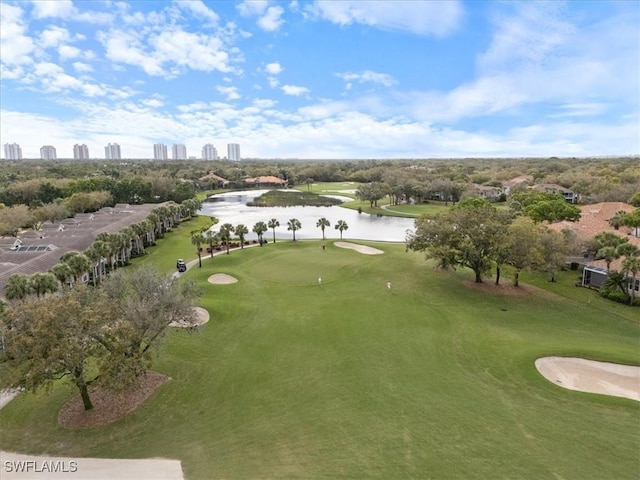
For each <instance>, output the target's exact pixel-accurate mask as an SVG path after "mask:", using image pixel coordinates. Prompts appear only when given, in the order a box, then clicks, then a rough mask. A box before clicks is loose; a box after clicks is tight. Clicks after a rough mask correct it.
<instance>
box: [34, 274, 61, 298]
mask: <svg viewBox="0 0 640 480" xmlns="http://www.w3.org/2000/svg"><path fill="white" fill-rule="evenodd" d="M29 285H30V287H31V291H32V292H34V293H35V294H36V295H37V296H38V297H43V296H44V295H46V294H47V293H49V292H51V293H53V292H57V291H58V281H57V280H56V277H55V275H54V274H53V273H41V272H39V273H34V274H33V275H31V276H30V277H29Z"/></svg>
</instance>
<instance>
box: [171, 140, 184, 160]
mask: <svg viewBox="0 0 640 480" xmlns="http://www.w3.org/2000/svg"><path fill="white" fill-rule="evenodd" d="M171 153H172V154H173V159H174V160H186V159H187V147H185V146H184V144H182V143H177V144H176V143H174V144H173V148H172V149H171Z"/></svg>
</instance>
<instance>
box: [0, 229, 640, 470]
mask: <svg viewBox="0 0 640 480" xmlns="http://www.w3.org/2000/svg"><path fill="white" fill-rule="evenodd" d="M188 223H189V222H188ZM190 228H192V226H189V225H186V226H183V227H181V229H179V231H178V232H177V233H176V234H171V235H168V236H167V239H166V240H162V241H161V242H159V244H158V246H157V247H154V249H152V250H153V251H152V252H150V254H149V255H147V256H146V257H145V258H144V262H134V264H133V265H132V266H130V267H127V268H136V267H137V266H138V267H140V266H142V267H143V266H144V265H145V264H147V263H154V264H155V265H157V266H158V268H160V269H163V270H165V271H166V272H167V273H172V272H173V269H174V267H175V259H176V258H181V257H182V258H185V260H193V259H194V258H195V255H194V254H193V246H192V245H190V243H189V240H188V236H186V235H185V234H184V232H182V230H183V229H184V231H185V232H186V231H188V230H189V229H190ZM324 243H325V244H326V248H321V246H322V244H323V242H322V241H320V240H317V241H315V240H308V241H296V242H292V241H290V240H287V241H285V240H283V241H280V240H278V242H277V243H269V244H267V245H265V246H264V247H258V246H255V247H252V248H245V249H243V250H235V251H232V252H231V254H230V255H218V256H215V257H213V258H209V256H208V255H204V256H203V257H202V267H201V268H199V267H198V264H197V263H196V264H195V266H192V267H191V268H190V269H189V270H188V271H187V272H186V273H185V274H184V275H183V277H182V278H183V279H192V280H194V281H195V282H196V283H197V284H198V285H199V287H200V288H201V289H202V296H201V299H200V302H199V305H200V306H201V307H204V308H205V309H207V310H208V311H209V314H210V321H208V322H207V323H206V324H205V325H202V326H201V327H199V328H198V329H197V330H195V331H190V330H187V329H169V331H168V333H167V335H166V336H165V338H164V340H163V342H162V343H161V346H160V348H159V350H158V352H157V357H156V359H155V361H154V366H153V370H154V371H157V372H160V373H162V374H164V375H167V376H168V377H170V380H169V381H167V382H165V383H164V384H163V385H162V386H161V387H160V388H159V389H158V390H157V391H156V392H155V393H154V394H153V395H152V396H151V397H150V398H149V399H148V400H147V401H146V402H145V403H144V404H143V405H142V406H141V407H140V408H138V409H137V410H135V411H134V412H132V413H130V414H129V415H127V416H125V417H124V418H122V419H121V420H119V421H116V422H115V423H112V424H109V425H106V426H102V427H98V428H91V429H82V430H69V429H65V428H63V427H61V426H60V425H59V423H58V413H59V411H60V409H61V408H62V406H63V405H64V404H65V403H66V402H67V401H68V400H69V399H70V398H71V397H73V396H74V395H76V394H77V389H76V388H75V387H74V386H73V385H72V384H71V383H68V382H59V383H58V384H56V386H54V388H53V389H52V390H51V391H50V392H44V391H43V392H40V393H38V394H31V393H27V394H21V395H19V396H18V397H17V398H16V399H14V400H13V401H11V402H10V403H9V404H8V405H7V406H6V407H4V408H3V409H1V410H0V449H2V450H8V451H13V452H20V453H29V454H48V455H56V456H66V457H75V458H81V457H98V458H166V459H176V460H180V461H181V462H182V469H183V472H184V476H185V478H186V479H188V480H195V479H213V478H224V479H252V478H274V479H275V478H297V479H320V478H333V479H374V478H377V479H401V478H416V479H427V478H431V479H473V478H478V479H482V478H483V479H554V478H555V479H581V480H584V479H631V478H637V477H638V474H639V472H640V457H639V455H638V452H640V402H638V401H635V400H631V399H627V398H619V397H612V396H607V395H598V394H592V393H583V392H578V391H572V390H567V389H565V388H561V387H560V386H558V385H554V384H553V383H551V382H549V381H548V380H546V379H545V378H544V377H543V376H542V375H541V374H540V373H539V372H538V371H537V370H536V367H535V361H536V359H538V358H540V357H546V356H568V357H580V358H586V359H591V360H601V361H607V362H615V363H621V364H627V365H639V364H640V348H639V345H640V318H638V309H637V308H636V309H633V308H630V307H627V306H625V305H622V304H616V303H614V302H610V301H607V300H605V299H603V298H600V297H599V296H598V295H597V294H596V293H594V292H592V291H589V290H587V289H583V288H577V287H575V286H574V283H575V281H576V280H577V277H578V275H579V273H580V272H576V271H567V272H562V273H561V274H559V275H558V282H557V283H553V284H552V283H549V282H548V281H547V278H546V277H545V276H544V275H542V274H529V273H523V275H522V277H521V287H519V288H518V289H515V288H513V287H511V285H510V279H509V278H508V272H507V278H503V280H502V281H501V285H500V286H498V287H496V286H494V285H493V279H491V278H487V279H486V280H485V284H484V285H483V287H482V288H478V286H477V285H475V284H474V283H473V272H471V271H470V270H465V269H461V270H457V271H439V270H436V269H435V268H434V264H433V263H431V262H428V261H426V260H425V259H424V255H423V254H422V253H416V252H412V251H409V252H407V251H405V246H404V245H400V244H387V243H371V242H360V241H357V242H356V243H359V244H363V245H367V246H370V247H374V248H376V249H379V250H381V251H382V252H384V253H382V254H378V255H365V254H362V253H360V252H358V251H357V250H353V249H346V248H338V246H336V245H335V242H334V241H327V242H324ZM189 252H191V253H189ZM217 273H222V274H226V275H229V276H231V277H234V278H235V279H237V280H238V281H237V282H236V283H232V284H212V283H210V282H208V281H207V279H208V278H209V277H211V276H212V275H214V274H217ZM319 278H321V280H322V281H321V282H319ZM387 282H389V283H390V287H391V288H388V287H387Z"/></svg>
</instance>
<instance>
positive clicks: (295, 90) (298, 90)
mask: <svg viewBox="0 0 640 480" xmlns="http://www.w3.org/2000/svg"><path fill="white" fill-rule="evenodd" d="M281 90H282V92H283V93H284V94H285V95H292V96H294V97H300V96H302V95H306V94H307V93H309V89H308V88H306V87H298V86H295V85H283V86H282V88H281Z"/></svg>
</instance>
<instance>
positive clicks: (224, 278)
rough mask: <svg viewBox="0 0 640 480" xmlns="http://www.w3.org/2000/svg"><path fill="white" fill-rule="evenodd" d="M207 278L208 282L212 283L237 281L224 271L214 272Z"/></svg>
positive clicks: (225, 283) (221, 283) (226, 283)
mask: <svg viewBox="0 0 640 480" xmlns="http://www.w3.org/2000/svg"><path fill="white" fill-rule="evenodd" d="M207 280H208V282H209V283H213V284H214V285H229V284H231V283H236V282H237V281H238V279H237V278H235V277H232V276H231V275H227V274H226V273H215V274H213V275H211V276H210V277H209V278H208V279H207Z"/></svg>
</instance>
